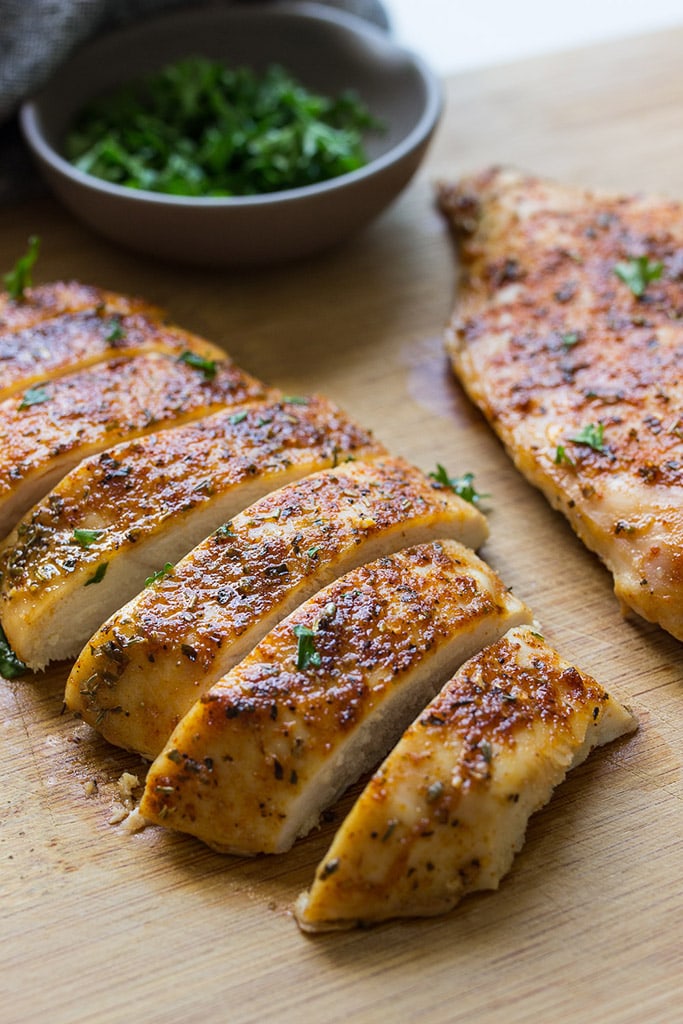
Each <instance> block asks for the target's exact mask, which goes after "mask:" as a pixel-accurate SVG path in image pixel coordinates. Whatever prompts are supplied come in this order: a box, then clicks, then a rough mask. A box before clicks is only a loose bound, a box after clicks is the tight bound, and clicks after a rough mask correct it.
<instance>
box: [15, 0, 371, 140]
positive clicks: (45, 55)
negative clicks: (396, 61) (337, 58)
mask: <svg viewBox="0 0 683 1024" xmlns="http://www.w3.org/2000/svg"><path fill="white" fill-rule="evenodd" d="M231 2H232V3H234V2H238V0H214V2H213V6H225V5H226V4H229V3H231ZM241 2H245V0H241ZM320 2H322V3H326V4H327V5H328V6H332V7H339V8H342V9H344V10H348V11H351V12H352V13H354V14H358V15H360V16H361V17H364V18H367V19H368V20H371V21H374V22H375V23H376V24H378V25H380V26H382V27H383V28H387V27H388V21H387V16H386V13H385V11H384V8H383V6H382V4H381V3H380V2H379V0H320ZM183 6H185V7H187V6H192V7H197V6H199V5H198V4H197V3H194V4H191V5H190V4H188V3H187V0H0V121H4V120H6V119H7V118H8V117H10V116H11V115H12V114H13V113H15V112H16V110H17V108H18V107H19V104H20V103H21V101H22V100H23V99H25V98H26V97H27V96H29V95H30V94H31V93H32V92H34V91H35V90H36V89H38V88H40V86H42V85H44V84H45V82H46V81H47V80H48V78H49V77H50V75H51V74H52V72H53V71H55V70H56V68H58V67H59V65H60V64H61V63H62V62H63V61H64V60H66V59H67V57H68V56H69V54H70V53H72V52H73V50H75V49H76V47H77V46H79V45H80V44H81V43H84V42H86V40H88V39H92V38H93V36H96V35H98V34H100V33H102V32H105V31H106V30H107V29H112V28H118V27H120V26H121V25H125V24H128V23H129V22H132V21H136V20H139V19H141V18H146V17H150V16H151V15H154V14H158V13H159V12H160V11H166V10H172V9H173V8H178V7H183Z"/></svg>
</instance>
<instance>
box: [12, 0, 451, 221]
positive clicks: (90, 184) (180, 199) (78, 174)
mask: <svg viewBox="0 0 683 1024" xmlns="http://www.w3.org/2000/svg"><path fill="white" fill-rule="evenodd" d="M238 12H239V15H240V16H243V15H245V14H246V15H247V16H249V15H256V14H257V12H258V13H259V14H260V16H261V17H264V16H267V15H275V16H277V17H282V18H286V19H291V20H297V19H304V20H309V21H318V22H319V21H327V22H330V23H332V24H334V25H337V26H338V27H340V28H342V29H345V30H347V31H349V32H350V33H351V34H353V35H357V36H361V37H364V38H365V39H367V40H369V41H374V42H377V41H381V43H382V45H383V46H384V47H386V48H388V49H390V50H391V51H393V53H394V54H395V55H396V56H398V57H401V58H402V59H403V60H404V61H405V62H406V63H407V64H410V65H412V66H413V68H414V69H415V70H416V71H417V72H418V74H419V76H420V78H421V80H422V82H423V85H424V87H425V94H426V102H425V104H424V109H423V111H422V114H421V115H420V118H419V120H418V121H417V123H416V124H415V126H414V127H413V128H412V129H411V131H410V132H408V134H407V135H405V136H404V137H403V138H402V139H401V141H400V142H398V143H397V144H396V145H395V146H392V148H391V149H389V150H387V152H386V153H382V154H381V155H380V156H378V157H375V158H374V159H372V160H370V161H369V162H368V163H367V164H365V165H364V166H363V167H360V168H358V169H357V170H355V171H350V172H349V173H347V174H341V175H338V176H337V177H336V178H330V179H329V180H327V181H323V182H319V183H317V184H315V185H303V186H301V187H300V188H293V189H282V190H281V191H279V192H268V193H265V194H263V195H255V196H176V195H169V194H168V193H164V192H152V191H149V190H146V189H134V188H128V187H127V186H126V185H115V184H112V183H111V182H108V181H105V180H104V179H102V178H97V177H96V176H95V175H93V174H87V173H86V172H85V171H80V170H78V168H77V167H74V165H73V164H72V163H70V162H69V161H68V160H66V159H65V158H64V157H63V156H61V154H60V153H58V152H57V150H56V149H54V148H53V146H51V145H50V144H49V143H48V142H47V141H46V139H45V137H44V135H43V133H42V132H41V131H40V129H39V127H38V122H39V116H40V115H39V108H40V104H41V97H42V95H44V93H45V92H46V91H47V90H49V88H50V85H51V82H53V81H55V80H57V79H58V78H59V75H60V73H61V70H58V71H56V72H55V73H54V75H53V76H52V77H51V79H50V80H49V81H48V82H47V83H46V84H45V85H44V86H43V88H42V89H41V90H40V92H39V93H38V94H37V95H36V96H34V97H33V98H31V99H29V100H26V101H25V102H24V103H23V104H22V106H21V108H20V111H19V121H20V124H21V129H22V132H23V134H24V137H25V139H26V142H27V143H28V145H29V146H30V148H31V149H32V150H33V151H34V153H35V154H36V155H37V156H39V157H40V158H42V159H43V160H44V161H45V162H46V163H47V164H49V165H50V166H51V167H52V168H53V169H54V170H55V171H57V172H59V173H60V174H62V175H64V176H66V177H68V178H70V179H72V180H73V181H74V182H75V183H77V184H80V185H82V186H84V187H85V188H89V189H91V190H93V191H96V192H104V193H106V194H108V195H110V196H112V197H120V198H122V199H126V200H128V201H129V202H135V203H154V204H156V205H158V206H161V207H169V208H173V207H188V206H190V207H192V208H196V209H234V208H246V207H254V206H257V207H262V206H270V205H275V204H279V203H287V202H300V201H302V200H304V199H306V198H307V197H312V196H318V195H321V194H324V193H326V192H333V191H335V190H337V189H340V188H347V187H349V186H351V185H352V184H353V183H355V182H360V181H363V180H364V179H365V178H370V177H374V175H376V174H378V173H381V172H382V171H383V170H385V169H386V168H388V167H391V166H393V165H394V164H395V163H397V162H399V161H400V160H401V159H403V157H405V156H407V155H408V154H409V153H411V152H412V151H413V150H414V149H417V148H419V146H421V145H422V144H423V143H424V142H425V141H426V140H427V139H428V138H429V136H430V135H431V133H432V132H433V130H434V128H435V127H436V125H437V123H438V121H439V118H440V116H441V113H442V110H443V91H442V87H441V83H440V81H439V79H438V77H437V76H436V74H435V73H434V72H433V71H432V70H431V69H430V68H429V66H428V65H427V63H426V62H425V61H424V60H423V59H422V57H420V56H419V54H417V53H415V52H413V51H412V50H410V49H409V48H407V47H405V46H402V45H401V44H399V43H396V42H395V41H394V40H393V39H392V38H391V37H390V36H389V35H388V34H387V32H386V31H385V30H383V29H381V28H379V27H378V26H376V25H374V24H371V23H370V22H367V21H365V19H363V18H361V17H359V16H357V15H354V14H350V13H349V12H348V11H342V10H340V9H339V8H336V7H327V6H326V5H323V4H316V3H309V2H305V0H298V2H293V3H287V2H279V3H277V4H276V5H270V4H267V3H261V4H249V5H245V6H240V7H237V8H236V7H225V8H209V9H204V10H200V9H195V10H190V9H185V10H184V11H175V12H171V13H167V14H164V15H161V16H159V17H154V18H149V19H146V20H145V21H143V22H141V23H140V24H139V25H137V26H128V27H125V28H122V29H117V30H115V31H113V32H108V33H107V34H106V35H103V36H100V37H98V38H96V39H95V40H93V41H92V42H91V43H88V44H86V45H85V46H83V47H80V48H79V50H78V51H76V53H75V54H74V56H75V57H77V56H79V55H80V54H81V53H85V52H86V50H88V51H90V50H93V51H95V52H96V50H97V47H98V46H99V44H100V43H104V42H105V41H106V43H107V45H109V43H110V41H111V40H113V39H116V37H118V38H120V39H121V40H122V41H124V42H125V39H126V38H129V37H130V36H131V35H137V34H138V33H141V32H145V33H146V32H148V31H150V30H152V29H153V27H154V25H155V24H157V23H163V24H164V25H169V24H173V22H176V23H178V24H187V23H188V22H196V21H200V20H201V19H202V18H206V17H207V16H211V17H213V18H216V19H217V20H221V21H222V20H225V21H229V20H230V19H231V17H234V16H235V14H236V13H238ZM66 67H68V65H64V68H66Z"/></svg>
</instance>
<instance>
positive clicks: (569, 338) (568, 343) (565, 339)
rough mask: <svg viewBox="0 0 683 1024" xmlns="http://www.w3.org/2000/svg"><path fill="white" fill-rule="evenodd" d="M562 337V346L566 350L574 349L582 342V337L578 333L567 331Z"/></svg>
mask: <svg viewBox="0 0 683 1024" xmlns="http://www.w3.org/2000/svg"><path fill="white" fill-rule="evenodd" d="M560 337H561V338H562V345H563V347H564V348H573V347H574V345H576V344H578V342H579V341H581V335H580V334H579V332H578V331H566V332H565V333H564V334H562V335H561V336H560Z"/></svg>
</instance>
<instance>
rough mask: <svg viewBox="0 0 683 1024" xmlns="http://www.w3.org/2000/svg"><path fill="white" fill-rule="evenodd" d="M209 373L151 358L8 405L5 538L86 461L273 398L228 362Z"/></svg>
mask: <svg viewBox="0 0 683 1024" xmlns="http://www.w3.org/2000/svg"><path fill="white" fill-rule="evenodd" d="M209 367H210V370H208V371H207V370H206V369H205V368H202V366H201V365H200V366H197V365H193V364H192V363H191V362H188V361H186V360H184V359H182V358H175V357H171V356H169V355H164V354H162V353H157V352H150V353H144V354H141V355H138V356H134V357H133V358H130V359H111V360H109V361H107V362H105V363H98V364H97V365H96V366H91V367H90V368H88V369H86V370H82V371H81V372H79V373H73V374H69V375H67V376H64V377H59V378H57V379H56V380H52V381H46V382H45V383H44V384H41V385H40V386H38V387H33V388H30V389H29V390H28V391H26V392H25V393H24V395H23V396H18V395H15V396H14V397H13V398H8V399H5V401H4V402H0V537H4V536H5V535H6V534H7V533H8V531H9V530H10V529H11V528H12V527H13V526H14V524H15V523H16V522H17V521H18V520H19V518H20V517H21V516H22V515H23V514H24V513H25V512H26V511H27V509H29V508H30V507H31V506H32V505H33V504H34V503H35V502H36V501H38V500H39V499H40V498H42V497H43V495H45V494H46V493H47V492H48V491H49V490H50V489H51V488H52V487H53V486H54V485H55V484H56V483H57V481H58V480H60V479H61V478H62V477H63V476H65V474H66V473H68V472H69V470H70V469H72V468H73V467H74V466H75V465H76V464H77V463H78V462H80V460H81V459H83V458H85V457H86V456H89V455H92V454H93V453H95V452H97V451H102V450H103V449H106V448H110V447H111V446H112V445H115V444H117V443H118V442H119V441H122V440H124V439H126V438H133V437H137V436H140V435H142V434H148V433H150V432H151V431H152V430H159V429H161V428H163V427H169V426H171V425H173V424H175V423H182V422H183V421H187V420H192V419H198V418H199V417H201V416H206V415H207V414H208V413H212V412H216V411H217V410H218V409H220V408H224V407H225V406H230V405H236V404H237V403H239V402H244V401H247V400H248V399H254V398H258V397H264V396H265V395H266V394H267V391H266V389H265V387H264V386H263V385H262V384H260V383H259V382H258V381H256V380H255V379H254V378H253V377H250V376H249V375H248V374H246V373H244V372H243V371H241V370H239V369H237V367H235V366H234V365H233V364H232V363H231V362H230V360H229V359H227V357H226V358H225V359H224V360H223V361H222V362H220V363H210V364H209Z"/></svg>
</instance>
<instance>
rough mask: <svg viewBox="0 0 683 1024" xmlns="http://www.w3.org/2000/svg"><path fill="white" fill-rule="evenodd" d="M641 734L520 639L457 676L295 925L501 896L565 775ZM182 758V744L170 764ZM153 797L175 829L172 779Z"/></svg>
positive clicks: (393, 760)
mask: <svg viewBox="0 0 683 1024" xmlns="http://www.w3.org/2000/svg"><path fill="white" fill-rule="evenodd" d="M238 720H239V719H238ZM635 727H636V723H635V720H634V718H633V716H632V715H631V713H630V712H629V711H627V710H626V709H625V708H624V707H623V706H622V705H621V704H620V703H619V702H618V701H617V700H615V699H614V698H611V697H609V696H608V694H607V693H606V692H605V691H604V690H603V688H602V687H601V686H600V685H599V684H598V683H596V681H595V680H594V679H592V678H591V677H590V676H587V675H586V674H585V673H583V672H581V671H580V670H579V669H577V668H575V667H573V666H572V665H569V664H568V663H567V662H565V661H563V660H562V659H561V658H560V657H559V655H558V654H557V653H556V652H555V651H553V650H552V649H551V648H550V647H548V646H547V645H546V644H545V643H544V641H543V639H542V638H541V637H540V636H539V635H538V634H537V633H536V632H534V631H533V630H531V629H528V628H516V629H512V630H511V631H510V632H509V633H508V634H507V635H506V636H505V637H503V638H502V639H501V640H500V641H498V642H497V643H495V644H493V645H492V646H490V647H488V648H487V649H486V650H484V651H482V652H481V653H480V654H477V655H476V656H475V657H474V658H472V659H471V661H469V662H467V664H465V665H463V666H462V668H461V669H460V670H459V671H458V672H457V674H456V675H455V676H454V677H453V679H451V680H450V682H448V683H446V685H445V686H444V688H443V690H442V691H441V693H440V694H439V695H438V696H437V697H435V699H434V700H433V701H432V702H431V704H429V706H428V707H427V708H426V709H425V710H424V711H422V713H421V714H420V715H419V716H418V718H417V720H416V721H415V722H414V723H413V724H412V725H411V726H410V728H409V729H408V730H407V731H406V733H405V735H404V736H403V737H402V739H401V740H400V742H399V743H398V745H397V746H396V747H395V749H394V750H392V752H391V753H390V754H389V756H388V757H387V759H386V760H385V761H384V763H383V764H382V766H381V767H380V768H379V770H378V771H377V772H376V774H375V775H374V776H373V777H372V779H371V780H370V782H369V783H368V785H367V787H366V788H365V790H364V791H363V793H362V794H361V796H360V797H359V799H358V800H357V801H356V803H355V805H354V807H353V808H352V810H351V812H350V814H349V815H348V816H347V818H346V819H345V821H344V822H343V824H342V825H341V827H340V829H339V830H338V832H337V834H336V836H335V838H334V841H333V843H332V845H331V847H330V849H329V851H328V853H327V854H326V856H325V858H324V859H323V861H322V862H321V864H320V866H319V868H318V870H317V873H316V877H315V881H314V882H313V885H312V887H311V889H310V891H309V892H308V893H305V894H303V895H302V897H301V898H300V899H299V901H298V903H297V905H296V917H297V920H298V922H299V924H300V926H301V927H302V928H303V929H304V930H306V931H326V930H330V929H336V928H349V927H352V926H353V925H358V924H374V923H376V922H378V921H384V920H386V919H388V918H393V917H416V916H422V915H431V914H441V913H444V912H445V911H447V910H449V909H451V908H452V907H453V906H455V904H456V903H458V901H459V900H460V899H461V898H462V897H463V896H464V895H465V894H466V893H470V892H474V891H475V890H478V889H496V888H497V887H498V884H499V882H500V879H501V878H502V877H503V876H504V875H505V874H506V873H507V872H508V871H509V869H510V866H511V864H512V861H513V858H514V856H515V854H516V853H517V851H518V850H519V849H520V848H521V846H522V844H523V842H524V834H525V831H526V826H527V821H528V819H529V816H530V815H531V814H532V813H533V812H534V811H536V810H538V809H539V808H540V807H542V806H543V805H544V804H545V803H546V802H547V801H548V800H549V799H550V796H551V794H552V791H553V789H554V787H555V786H557V785H558V784H559V783H560V782H561V781H562V780H563V779H564V777H565V774H566V773H567V772H568V771H569V770H570V769H571V768H572V767H574V766H575V765H577V764H580V763H581V762H582V761H583V760H584V759H585V758H586V757H587V756H588V754H589V753H590V751H591V750H592V749H593V748H594V747H596V746H598V745H600V744H603V743H609V742H611V741H612V740H614V739H616V737H618V736H621V735H623V734H624V733H628V732H631V731H632V730H633V729H635ZM184 749H185V748H184V747H183V746H181V745H178V744H176V746H174V747H172V748H170V750H169V751H167V753H166V758H167V760H168V754H169V753H171V754H173V751H174V750H177V751H178V753H179V755H180V757H181V758H182V755H183V753H184ZM173 756H174V757H175V754H173ZM230 767H231V768H232V765H230ZM189 770H191V766H190V765H189V763H188V766H187V768H186V769H185V773H186V774H189ZM221 770H222V765H221ZM175 771H176V772H177V773H180V772H182V771H183V762H182V760H181V761H180V762H179V763H178V767H177V768H176V769H175ZM210 778H211V772H210V770H209V769H207V767H206V766H205V765H204V764H201V763H200V764H199V765H198V767H197V779H198V780H206V782H207V785H206V786H205V788H206V789H207V790H208V791H209V792H210V788H211V782H210ZM151 785H157V786H159V787H161V795H160V796H159V797H158V802H159V804H160V805H161V806H163V803H162V801H163V799H164V798H165V797H167V798H168V799H169V800H170V801H171V810H170V811H169V814H168V818H169V819H170V822H171V824H172V823H173V816H172V811H173V809H174V807H175V804H176V803H177V801H178V797H177V795H176V794H177V792H178V789H179V784H178V782H176V778H175V776H174V775H173V773H169V775H168V782H166V780H165V779H164V777H163V776H161V774H160V775H159V776H158V781H156V777H155V778H153V779H152V780H151ZM165 786H166V787H168V794H167V793H166V790H165V789H164V788H163V787H165ZM171 787H173V793H171ZM196 788H197V790H198V792H197V801H196V805H195V806H196V807H197V809H198V813H200V814H201V813H202V811H203V800H204V799H205V797H204V794H203V792H201V791H199V786H197V787H196ZM150 803H151V801H150V800H146V806H147V807H148V808H149V804H150ZM148 813H149V810H148Z"/></svg>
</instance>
